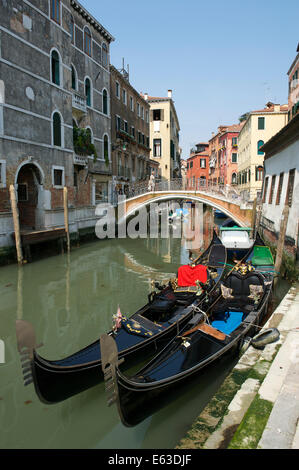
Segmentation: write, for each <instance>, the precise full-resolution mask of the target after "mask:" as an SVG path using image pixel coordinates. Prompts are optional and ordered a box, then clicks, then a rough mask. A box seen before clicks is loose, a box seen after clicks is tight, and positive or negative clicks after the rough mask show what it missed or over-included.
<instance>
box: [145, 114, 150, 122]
mask: <svg viewBox="0 0 299 470" xmlns="http://www.w3.org/2000/svg"><path fill="white" fill-rule="evenodd" d="M145 122H146V123H147V124H148V123H149V117H148V111H145Z"/></svg>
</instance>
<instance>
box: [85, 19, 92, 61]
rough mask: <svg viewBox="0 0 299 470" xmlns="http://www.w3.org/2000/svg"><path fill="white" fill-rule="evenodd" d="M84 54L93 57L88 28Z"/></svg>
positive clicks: (86, 29)
mask: <svg viewBox="0 0 299 470" xmlns="http://www.w3.org/2000/svg"><path fill="white" fill-rule="evenodd" d="M84 52H86V54H88V55H89V56H90V57H91V32H90V31H89V29H88V28H87V26H85V28H84Z"/></svg>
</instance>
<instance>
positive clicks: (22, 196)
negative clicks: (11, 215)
mask: <svg viewBox="0 0 299 470" xmlns="http://www.w3.org/2000/svg"><path fill="white" fill-rule="evenodd" d="M18 201H19V202H23V201H28V186H27V183H19V184H18Z"/></svg>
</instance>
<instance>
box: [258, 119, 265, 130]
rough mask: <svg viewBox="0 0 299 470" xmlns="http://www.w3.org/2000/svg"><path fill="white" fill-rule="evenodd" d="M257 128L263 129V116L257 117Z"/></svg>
mask: <svg viewBox="0 0 299 470" xmlns="http://www.w3.org/2000/svg"><path fill="white" fill-rule="evenodd" d="M258 129H259V130H263V129H265V118H264V117H259V118H258Z"/></svg>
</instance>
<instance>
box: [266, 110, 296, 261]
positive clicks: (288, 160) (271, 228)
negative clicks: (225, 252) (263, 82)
mask: <svg viewBox="0 0 299 470" xmlns="http://www.w3.org/2000/svg"><path fill="white" fill-rule="evenodd" d="M262 149H263V151H265V160H264V168H265V178H264V187H263V196H262V197H263V199H262V201H263V210H262V214H263V215H262V218H261V227H262V229H263V232H264V235H265V236H266V237H267V238H268V239H269V241H270V242H272V243H273V244H276V243H277V240H278V236H279V232H280V224H281V219H282V212H283V209H284V207H285V206H286V205H288V206H289V217H288V223H287V229H286V241H285V251H286V253H287V254H289V255H291V256H294V255H295V256H296V255H297V257H298V254H299V253H298V236H299V114H297V115H296V116H295V117H294V118H293V119H292V120H291V121H290V122H289V123H288V124H287V125H286V126H285V127H284V128H283V129H281V130H280V132H278V133H277V134H276V135H274V136H273V137H272V138H271V139H270V140H269V141H268V142H267V143H266V144H265V145H264V146H263V148H262Z"/></svg>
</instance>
